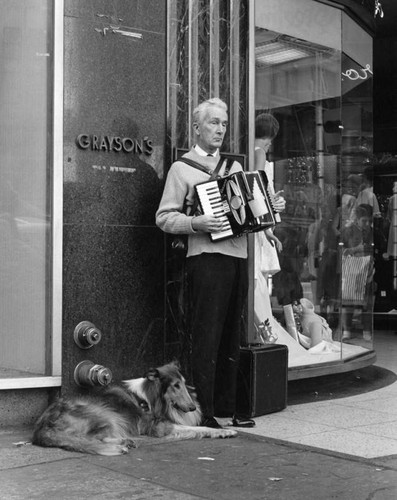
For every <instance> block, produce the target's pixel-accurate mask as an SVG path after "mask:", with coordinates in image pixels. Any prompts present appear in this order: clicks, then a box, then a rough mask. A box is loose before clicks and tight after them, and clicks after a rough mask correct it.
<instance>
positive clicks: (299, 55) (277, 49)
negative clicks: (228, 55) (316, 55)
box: [255, 41, 313, 66]
mask: <svg viewBox="0 0 397 500" xmlns="http://www.w3.org/2000/svg"><path fill="white" fill-rule="evenodd" d="M312 55H313V52H312V51H309V50H305V49H302V48H300V47H294V46H293V45H292V44H289V43H285V42H282V41H281V42H280V41H271V42H265V43H264V44H260V45H258V46H256V47H255V63H256V64H257V65H258V66H262V65H269V66H270V65H274V64H282V63H285V62H289V61H296V60H298V59H303V58H305V57H310V56H312Z"/></svg>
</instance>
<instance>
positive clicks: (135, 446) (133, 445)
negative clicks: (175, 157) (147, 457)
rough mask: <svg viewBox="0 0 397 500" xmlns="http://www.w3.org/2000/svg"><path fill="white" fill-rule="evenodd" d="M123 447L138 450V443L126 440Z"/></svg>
mask: <svg viewBox="0 0 397 500" xmlns="http://www.w3.org/2000/svg"><path fill="white" fill-rule="evenodd" d="M125 445H126V446H127V448H128V449H131V448H138V443H137V442H136V441H134V440H133V439H127V440H126V442H125Z"/></svg>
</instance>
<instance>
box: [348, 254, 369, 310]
mask: <svg viewBox="0 0 397 500" xmlns="http://www.w3.org/2000/svg"><path fill="white" fill-rule="evenodd" d="M370 265H371V256H370V255H360V256H353V255H346V254H342V305H352V306H355V305H364V303H365V299H366V297H365V289H366V284H367V278H368V273H369V270H370Z"/></svg>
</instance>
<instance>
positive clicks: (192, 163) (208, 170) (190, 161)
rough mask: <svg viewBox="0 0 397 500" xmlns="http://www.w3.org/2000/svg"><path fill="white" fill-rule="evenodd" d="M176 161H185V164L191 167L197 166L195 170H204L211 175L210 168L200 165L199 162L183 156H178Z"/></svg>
mask: <svg viewBox="0 0 397 500" xmlns="http://www.w3.org/2000/svg"><path fill="white" fill-rule="evenodd" d="M177 161H182V162H183V163H186V164H187V165H190V166H191V167H193V168H197V170H201V171H202V172H205V173H206V174H208V175H212V173H213V172H212V170H211V169H209V168H207V167H204V166H203V165H200V163H197V162H196V161H194V160H191V159H190V158H185V157H184V156H182V158H178V160H177Z"/></svg>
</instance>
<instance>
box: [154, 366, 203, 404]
mask: <svg viewBox="0 0 397 500" xmlns="http://www.w3.org/2000/svg"><path fill="white" fill-rule="evenodd" d="M146 379H147V380H148V382H150V384H149V385H148V391H149V392H150V393H152V394H153V395H154V392H156V391H153V389H157V390H158V391H160V392H159V395H160V397H161V399H162V400H163V401H164V403H165V404H166V405H167V406H170V407H173V408H176V409H177V410H180V411H182V412H185V413H187V412H190V411H194V410H195V409H196V404H195V403H194V401H193V399H192V396H191V394H190V393H189V390H188V387H187V386H186V381H185V378H184V377H183V376H182V374H181V372H180V366H179V364H178V363H177V362H176V361H173V362H171V363H168V364H166V365H164V366H160V367H159V368H151V369H150V370H149V371H148V372H147V374H146ZM150 386H152V387H150Z"/></svg>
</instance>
